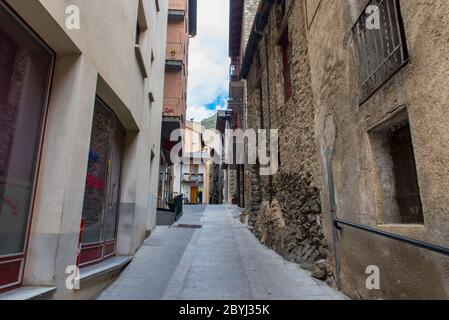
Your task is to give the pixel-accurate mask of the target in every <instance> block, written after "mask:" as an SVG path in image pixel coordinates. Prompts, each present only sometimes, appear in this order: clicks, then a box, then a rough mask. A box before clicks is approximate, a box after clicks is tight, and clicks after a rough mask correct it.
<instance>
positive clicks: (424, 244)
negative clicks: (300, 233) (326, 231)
mask: <svg viewBox="0 0 449 320" xmlns="http://www.w3.org/2000/svg"><path fill="white" fill-rule="evenodd" d="M340 225H345V226H348V227H351V228H355V229H358V230H362V231H365V232H369V233H372V234H375V235H378V236H381V237H384V238H388V239H392V240H396V241H400V242H403V243H407V244H409V245H412V246H415V247H418V248H422V249H426V250H429V251H433V252H437V253H440V254H443V255H446V256H449V248H446V247H443V246H440V245H436V244H433V243H428V242H424V241H420V240H416V239H413V238H409V237H404V236H400V235H398V234H394V233H391V232H387V231H383V230H379V229H376V228H372V227H368V226H364V225H361V224H357V223H354V222H350V221H347V220H343V219H335V220H334V227H335V228H336V229H337V230H341V226H340Z"/></svg>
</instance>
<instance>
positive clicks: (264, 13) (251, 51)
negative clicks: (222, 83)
mask: <svg viewBox="0 0 449 320" xmlns="http://www.w3.org/2000/svg"><path fill="white" fill-rule="evenodd" d="M273 3H274V0H261V1H260V3H259V7H258V9H257V14H256V17H255V18H254V23H253V26H252V28H251V33H250V35H249V39H248V44H247V46H246V50H245V55H244V57H243V63H242V70H241V75H242V78H243V79H246V77H247V76H248V73H249V70H250V68H251V65H252V63H253V57H254V55H255V53H256V51H257V49H258V47H259V41H260V39H261V35H260V33H261V32H262V31H263V30H264V29H265V26H266V25H267V23H268V18H269V15H270V11H271V7H272V6H273Z"/></svg>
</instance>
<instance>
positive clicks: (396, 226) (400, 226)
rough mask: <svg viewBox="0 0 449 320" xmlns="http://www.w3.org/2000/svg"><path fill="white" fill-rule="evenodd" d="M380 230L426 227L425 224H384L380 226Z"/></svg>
mask: <svg viewBox="0 0 449 320" xmlns="http://www.w3.org/2000/svg"><path fill="white" fill-rule="evenodd" d="M377 227H378V228H382V229H420V228H421V229H424V228H425V226H424V225H423V224H418V223H403V224H402V223H383V224H378V225H377Z"/></svg>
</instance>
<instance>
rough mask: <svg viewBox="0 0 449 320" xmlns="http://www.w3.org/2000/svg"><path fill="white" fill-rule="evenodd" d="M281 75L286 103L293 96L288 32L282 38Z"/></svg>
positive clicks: (290, 49)
mask: <svg viewBox="0 0 449 320" xmlns="http://www.w3.org/2000/svg"><path fill="white" fill-rule="evenodd" d="M280 45H281V47H282V74H283V79H284V100H285V102H287V101H288V100H289V99H290V98H291V96H292V95H293V88H292V45H291V42H290V40H289V39H288V31H286V32H285V34H284V35H283V36H282V38H281V41H280Z"/></svg>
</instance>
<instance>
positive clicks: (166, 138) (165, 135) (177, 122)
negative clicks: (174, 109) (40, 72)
mask: <svg viewBox="0 0 449 320" xmlns="http://www.w3.org/2000/svg"><path fill="white" fill-rule="evenodd" d="M177 129H181V118H180V117H169V116H163V117H162V132H161V151H162V153H163V154H164V158H165V160H166V162H167V164H168V165H169V166H171V165H173V163H172V162H171V159H170V152H171V150H172V149H173V147H174V146H175V145H176V144H177V143H178V141H171V140H170V136H171V134H172V132H173V131H174V130H177Z"/></svg>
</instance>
